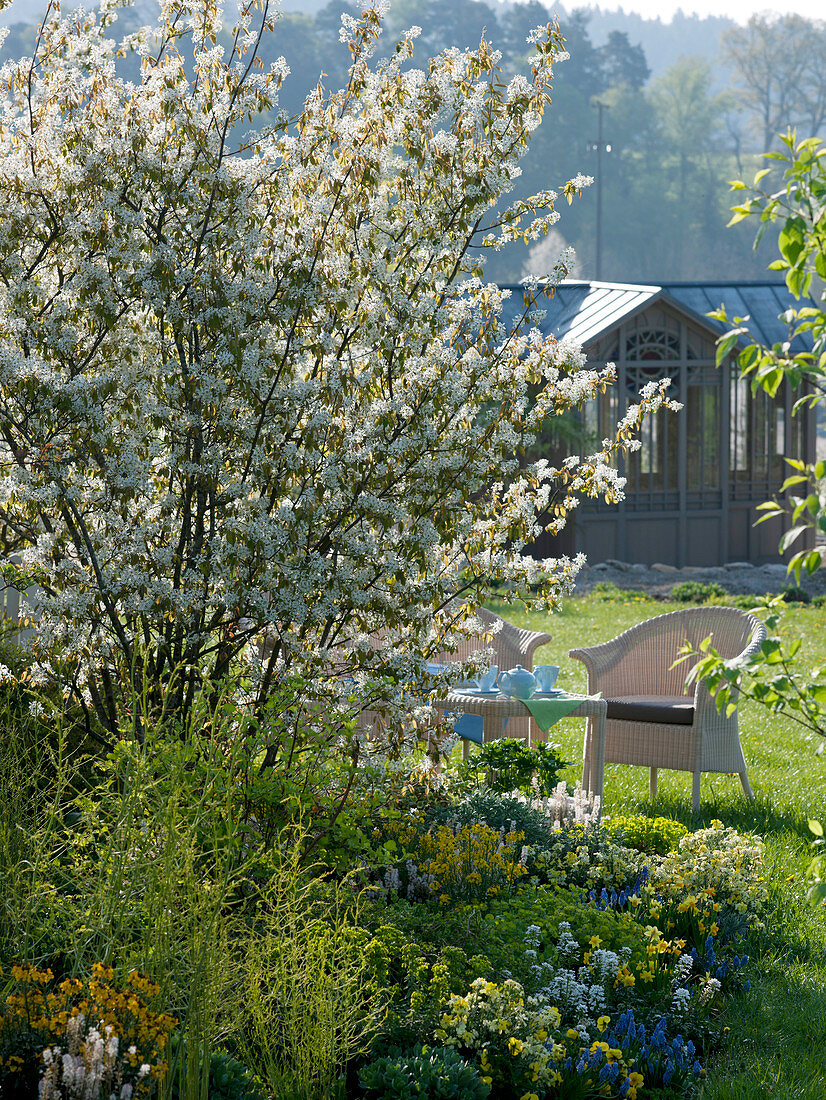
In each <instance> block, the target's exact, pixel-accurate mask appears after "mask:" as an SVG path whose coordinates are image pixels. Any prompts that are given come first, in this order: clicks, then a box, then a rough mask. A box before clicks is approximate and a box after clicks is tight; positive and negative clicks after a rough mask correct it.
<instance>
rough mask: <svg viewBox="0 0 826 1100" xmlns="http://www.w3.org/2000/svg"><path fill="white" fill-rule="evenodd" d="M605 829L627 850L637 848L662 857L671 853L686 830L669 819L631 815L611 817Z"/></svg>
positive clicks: (679, 823)
mask: <svg viewBox="0 0 826 1100" xmlns="http://www.w3.org/2000/svg"><path fill="white" fill-rule="evenodd" d="M605 827H606V829H607V830H608V832H609V834H610V835H611V836H612V837H614V838H615V839H616V840H618V841H619V842H620V843H621V844H624V845H625V846H626V847H627V848H638V849H639V850H640V851H641V852H652V853H655V854H656V855H661V856H664V855H665V854H666V853H667V852H673V851H674V849H675V848H676V847H677V845H678V844H679V842H680V840H681V839H682V837H684V836H685V835H686V834H687V833H688V829H687V828H686V827H685V825H683V824H682V823H681V822H679V821H674V819H673V818H670V817H645V816H644V815H643V814H632V815H631V816H630V817H618V816H614V815H612V816H611V817H610V818H609V819H608V820H607V821H606V822H605Z"/></svg>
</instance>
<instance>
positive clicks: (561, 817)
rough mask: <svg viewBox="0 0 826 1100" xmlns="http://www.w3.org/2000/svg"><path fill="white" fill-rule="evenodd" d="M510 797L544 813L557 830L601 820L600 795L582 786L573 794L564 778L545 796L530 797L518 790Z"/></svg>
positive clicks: (594, 823)
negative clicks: (591, 792) (588, 791)
mask: <svg viewBox="0 0 826 1100" xmlns="http://www.w3.org/2000/svg"><path fill="white" fill-rule="evenodd" d="M508 797H509V798H514V799H516V800H517V801H518V802H522V803H523V804H525V805H527V806H530V807H531V809H532V810H535V811H537V812H538V813H541V814H544V816H545V817H547V818H548V819H549V821H550V822H551V825H552V828H553V829H554V831H555V832H559V831H560V830H561V829H567V828H568V827H569V826H571V825H584V826H586V827H587V826H589V825H596V824H597V823H598V822H599V814H600V796H599V795H589V794H588V793H587V792H586V791H584V790H583V789H582V787H577V788H576V789H575V790H574V793H573V794H568V787H567V784H566V783H565V781H564V780H560V781H559V783H557V785H556V787H555V788H554V790H553V791H552V792H551V793H550V794H549V795H545V796H543V797H540V796H538V795H534V796H530V797H529V796H527V795H525V794H523V793H522V792H521V791H518V790H515V791H511V793H510V795H509V796H508Z"/></svg>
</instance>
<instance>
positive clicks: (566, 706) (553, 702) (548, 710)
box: [522, 692, 602, 733]
mask: <svg viewBox="0 0 826 1100" xmlns="http://www.w3.org/2000/svg"><path fill="white" fill-rule="evenodd" d="M601 698H602V692H599V694H597V695H557V696H556V697H555V698H553V699H542V698H537V697H536V696H535V695H534V696H533V698H532V699H523V700H522V702H523V703H524V704H525V706H526V707H527V708H528V710H529V711H530V712H531V714H532V715H533V717H534V720H535V721H536V724H537V725H538V726H539V728H540V729H541V730H542V732H543V733H547V732H548V730H549V729H550V728H551V726H553V725H555V724H556V723H557V722H558V721H559V719H560V718H564V717H565V715H566V714H570V713H571V711H572V710H576V708H577V707H578V706H579V705H580V703H581V702H582V701H583V700H584V699H601Z"/></svg>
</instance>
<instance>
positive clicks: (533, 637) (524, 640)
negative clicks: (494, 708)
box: [432, 607, 551, 741]
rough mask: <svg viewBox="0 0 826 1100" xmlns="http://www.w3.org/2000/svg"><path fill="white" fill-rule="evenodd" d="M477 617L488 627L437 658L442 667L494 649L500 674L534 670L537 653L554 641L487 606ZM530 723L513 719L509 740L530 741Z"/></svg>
mask: <svg viewBox="0 0 826 1100" xmlns="http://www.w3.org/2000/svg"><path fill="white" fill-rule="evenodd" d="M475 615H476V618H477V619H479V621H480V622H481V623H482V626H483V627H484V631H483V633H481V634H473V635H471V636H470V637H467V638H463V639H462V641H461V642H460V644H459V645H458V647H457V648H456V649H455V650H452V651H451V652H447V651H445V652H443V653H437V654H435V655H434V656H433V658H432V660H433V661H437V662H439V663H440V664H449V663H450V662H451V661H466V660H467V659H468V658H469V657H470V656H472V655H473V654H474V653H477V652H478V651H479V650H480V649H492V650H493V653H494V659H493V661H492V662H491V663H492V664H496V665H498V666H499V671H500V672H506V671H507V670H508V669H509V668H513V667H514V666H515V665H522V667H523V668H528V669H531V668H533V655H534V653H535V652H536V650H537V649H538V648H539V646H541V645H545V644H546V643H547V642H549V641H550V640H551V635H550V634H543V633H541V632H540V631H537V630H523V629H522V628H521V627H518V626H514V624H513V623H509V622H508V621H507V619H503V618H502V617H501V616H500V615H497V614H496V613H495V612H493V611H488V610H487V608H484V607H480V608H477V610H476V611H475ZM530 723H531V720H530V718H528V717H527V716H526V717H525V718H511V719H509V721H508V730H507V733H508V737H524V738H525V740H526V741H528V739H529V737H530V733H531V724H530Z"/></svg>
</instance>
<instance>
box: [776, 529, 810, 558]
mask: <svg viewBox="0 0 826 1100" xmlns="http://www.w3.org/2000/svg"><path fill="white" fill-rule="evenodd" d="M805 530H806V528H805V527H804V526H802V525H801V526H800V527H793V528H792V529H791V531H786V533H785V534H784V535H783V537H782V538H781V540H780V545H779V550H780V553H781V554H783V553H785V552H786V550H788V548H789V547H790V546H791V545H792V543H793V542H794V541H795V540H796V539H799V538H800V536H801V535H802V534H803V532H804V531H805Z"/></svg>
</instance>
